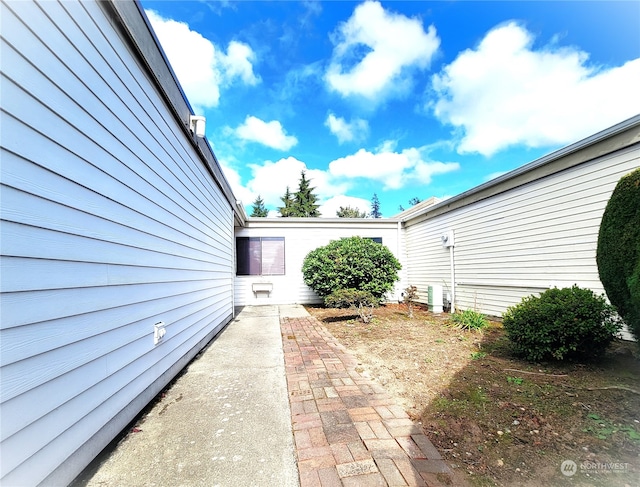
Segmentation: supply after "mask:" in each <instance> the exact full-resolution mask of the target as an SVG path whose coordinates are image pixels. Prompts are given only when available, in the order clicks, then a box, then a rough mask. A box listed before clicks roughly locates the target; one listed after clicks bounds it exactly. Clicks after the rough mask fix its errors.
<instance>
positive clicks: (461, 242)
mask: <svg viewBox="0 0 640 487" xmlns="http://www.w3.org/2000/svg"><path fill="white" fill-rule="evenodd" d="M638 166H640V149H639V148H638V146H637V145H636V146H632V147H630V148H627V149H624V150H620V151H618V152H615V153H613V154H609V155H606V156H603V157H599V158H597V159H594V160H591V161H589V162H586V163H583V164H581V165H579V166H575V167H573V168H571V169H567V170H564V171H561V172H559V173H556V174H553V175H551V176H548V177H543V178H541V179H537V180H535V181H533V182H530V183H528V184H525V185H522V186H520V187H516V188H514V189H512V190H510V191H507V192H504V193H501V194H498V195H495V196H492V197H490V198H487V199H484V200H481V201H478V202H475V203H472V204H470V205H467V206H463V207H461V208H457V209H455V210H452V211H450V212H446V213H443V214H440V215H438V216H435V217H433V218H427V219H426V220H424V221H422V222H420V223H416V224H408V225H407V227H406V239H407V254H408V279H409V282H410V283H411V284H413V285H416V286H418V288H419V289H420V290H421V298H422V299H426V288H427V286H429V285H430V284H442V285H444V286H445V290H449V291H450V289H451V267H450V256H449V249H445V248H443V247H442V245H441V242H440V235H441V234H443V233H445V232H446V231H448V230H453V231H454V232H455V248H454V260H455V280H456V288H455V291H456V305H457V307H459V308H462V309H466V308H475V309H478V310H480V311H482V312H485V313H487V314H492V315H501V314H502V313H503V312H504V311H505V310H506V308H507V307H508V306H511V305H514V304H517V303H518V302H519V301H520V299H521V298H522V297H524V296H528V295H530V294H535V293H539V292H541V291H543V290H544V289H548V288H550V287H554V286H558V287H564V286H571V285H572V284H578V285H580V286H583V287H588V288H591V289H593V290H594V291H595V292H597V293H602V292H604V290H603V288H602V284H601V283H600V280H599V277H598V270H597V266H596V262H595V252H596V247H597V238H598V229H599V226H600V220H601V219H602V213H603V212H604V208H605V206H606V203H607V201H608V200H609V197H610V195H611V192H612V191H613V189H614V187H615V185H616V184H617V182H618V180H619V179H620V178H621V177H622V176H623V175H624V174H626V173H628V172H630V171H631V170H633V169H635V168H637V167H638Z"/></svg>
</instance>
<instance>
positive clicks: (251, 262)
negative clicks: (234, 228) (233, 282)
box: [236, 237, 286, 276]
mask: <svg viewBox="0 0 640 487" xmlns="http://www.w3.org/2000/svg"><path fill="white" fill-rule="evenodd" d="M274 244H275V245H274ZM265 259H266V260H265ZM236 275H237V276H284V275H286V267H285V239H284V237H236Z"/></svg>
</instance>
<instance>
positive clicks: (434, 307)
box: [427, 284, 443, 313]
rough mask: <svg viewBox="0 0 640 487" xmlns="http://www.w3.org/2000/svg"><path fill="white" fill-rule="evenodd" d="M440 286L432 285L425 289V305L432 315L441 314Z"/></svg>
mask: <svg viewBox="0 0 640 487" xmlns="http://www.w3.org/2000/svg"><path fill="white" fill-rule="evenodd" d="M442 303H443V299H442V286H438V285H437V284H434V285H433V286H429V287H428V288H427V304H428V305H429V311H431V312H432V313H442Z"/></svg>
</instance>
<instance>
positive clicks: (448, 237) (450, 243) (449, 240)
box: [440, 230, 456, 313]
mask: <svg viewBox="0 0 640 487" xmlns="http://www.w3.org/2000/svg"><path fill="white" fill-rule="evenodd" d="M440 239H441V240H442V246H443V247H445V248H447V247H448V248H449V267H450V268H451V300H450V302H451V313H455V311H456V262H455V258H454V255H453V252H454V251H453V247H454V246H455V236H454V233H453V230H448V231H447V233H445V234H443V235H441V237H440Z"/></svg>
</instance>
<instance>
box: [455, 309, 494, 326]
mask: <svg viewBox="0 0 640 487" xmlns="http://www.w3.org/2000/svg"><path fill="white" fill-rule="evenodd" d="M451 323H452V324H453V325H454V326H455V327H456V328H461V329H463V330H482V329H483V328H486V327H487V326H489V322H488V321H487V319H486V318H485V316H484V315H483V314H482V313H478V312H477V311H474V310H472V309H465V310H464V311H456V312H455V313H454V314H452V315H451Z"/></svg>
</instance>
